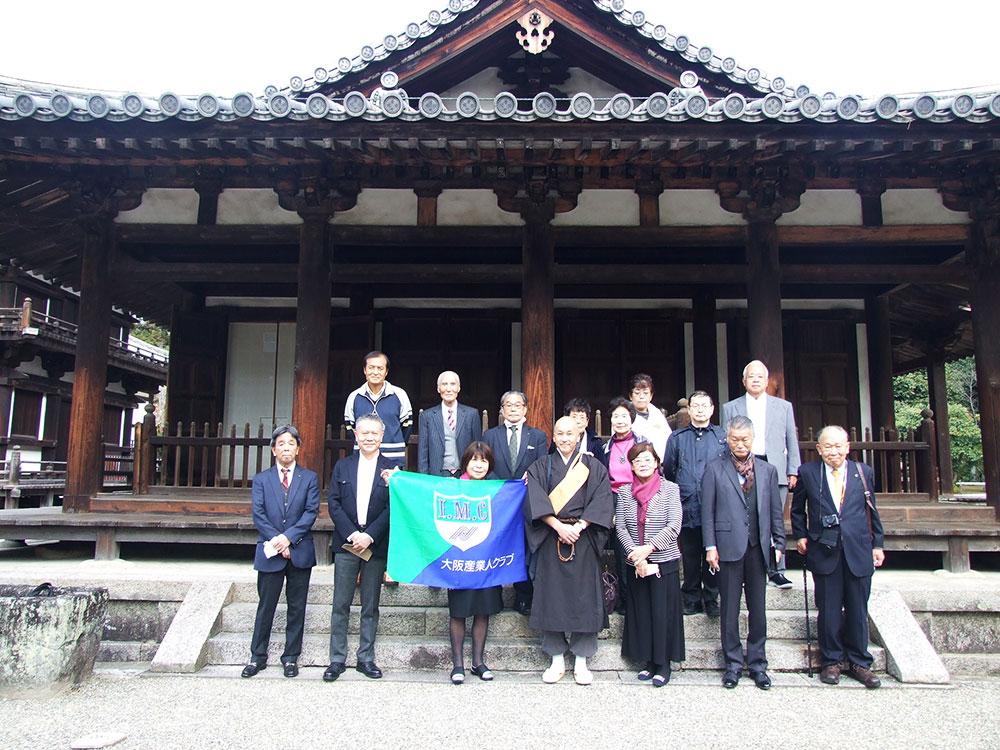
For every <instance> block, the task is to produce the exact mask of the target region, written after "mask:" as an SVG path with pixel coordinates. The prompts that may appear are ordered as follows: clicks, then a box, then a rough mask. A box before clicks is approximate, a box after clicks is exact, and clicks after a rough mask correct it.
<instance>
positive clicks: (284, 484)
mask: <svg viewBox="0 0 1000 750" xmlns="http://www.w3.org/2000/svg"><path fill="white" fill-rule="evenodd" d="M281 486H282V487H284V488H285V489H286V490H287V489H288V469H282V470H281Z"/></svg>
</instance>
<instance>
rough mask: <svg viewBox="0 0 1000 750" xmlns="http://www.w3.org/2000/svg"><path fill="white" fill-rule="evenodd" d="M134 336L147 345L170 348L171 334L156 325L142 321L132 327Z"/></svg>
mask: <svg viewBox="0 0 1000 750" xmlns="http://www.w3.org/2000/svg"><path fill="white" fill-rule="evenodd" d="M132 335H133V336H135V337H136V338H137V339H140V340H141V341H145V342H146V343H147V344H153V345H154V346H159V347H162V348H164V349H169V348H170V332H169V331H167V329H166V328H163V327H162V326H158V325H156V323H150V322H149V321H147V320H140V321H139V322H138V323H136V324H135V325H134V326H133V327H132Z"/></svg>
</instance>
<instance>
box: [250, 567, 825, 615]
mask: <svg viewBox="0 0 1000 750" xmlns="http://www.w3.org/2000/svg"><path fill="white" fill-rule="evenodd" d="M788 576H789V578H790V579H791V580H792V582H793V583H794V584H795V585H794V586H793V587H792V588H790V589H776V588H774V587H773V586H768V587H767V609H768V611H774V610H796V611H798V610H801V609H802V572H801V571H789V572H788ZM329 577H331V576H330V574H329V573H324V574H323V579H324V580H316V579H317V576H316V575H315V574H314V577H313V581H312V583H310V585H309V599H308V602H309V603H310V604H326V605H327V606H329V605H330V604H331V603H332V602H333V583H332V582H330V581H329V580H325V579H327V578H329ZM233 589H234V591H233V601H234V602H253V603H254V604H256V603H257V584H256V583H255V582H252V581H241V582H237V583H235V584H234V585H233ZM503 598H504V604H505V605H506V606H507V607H510V606H511V605H512V604H513V602H514V591H513V589H512V588H511V587H509V586H505V587H504V591H503ZM380 602H381V608H382V611H383V612H384V611H385V609H386V608H387V607H447V606H448V591H447V589H432V588H429V587H427V586H415V585H408V584H399V585H396V586H383V587H382V596H381V598H380ZM354 604H360V598H359V595H358V593H357V592H355V595H354ZM813 606H814V605H813V585H812V580H810V582H809V609H810V610H812V609H813Z"/></svg>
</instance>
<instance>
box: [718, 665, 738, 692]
mask: <svg viewBox="0 0 1000 750" xmlns="http://www.w3.org/2000/svg"><path fill="white" fill-rule="evenodd" d="M739 684H740V673H739V672H733V671H732V670H729V669H727V670H726V673H725V674H724V675H722V687H724V688H729V689H732V688H734V687H736V686H737V685H739Z"/></svg>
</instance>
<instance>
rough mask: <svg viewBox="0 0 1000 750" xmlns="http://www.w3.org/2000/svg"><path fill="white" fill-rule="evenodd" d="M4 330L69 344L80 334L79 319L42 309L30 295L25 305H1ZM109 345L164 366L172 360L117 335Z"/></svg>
mask: <svg viewBox="0 0 1000 750" xmlns="http://www.w3.org/2000/svg"><path fill="white" fill-rule="evenodd" d="M0 330H3V331H9V332H16V333H20V334H22V335H26V336H38V335H42V334H44V335H46V336H49V337H51V338H53V339H60V340H62V341H64V342H66V343H69V344H75V343H76V337H77V325H76V323H70V322H69V321H67V320H61V319H60V318H56V317H54V316H52V315H46V314H44V313H40V312H38V311H37V310H35V309H34V308H33V307H32V303H31V298H30V297H26V298H25V299H24V302H23V303H22V304H21V307H7V308H0ZM108 345H109V347H110V348H111V351H112V352H113V353H118V354H119V355H121V356H124V357H129V358H132V359H137V360H141V361H142V362H144V363H146V364H155V365H159V366H162V367H166V366H167V364H168V358H167V357H166V356H164V355H163V354H160V353H159V352H156V351H153V350H152V349H147V348H146V347H144V346H141V345H137V344H130V343H129V342H128V341H122V340H121V339H117V338H115V337H113V336H110V337H109V338H108Z"/></svg>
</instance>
